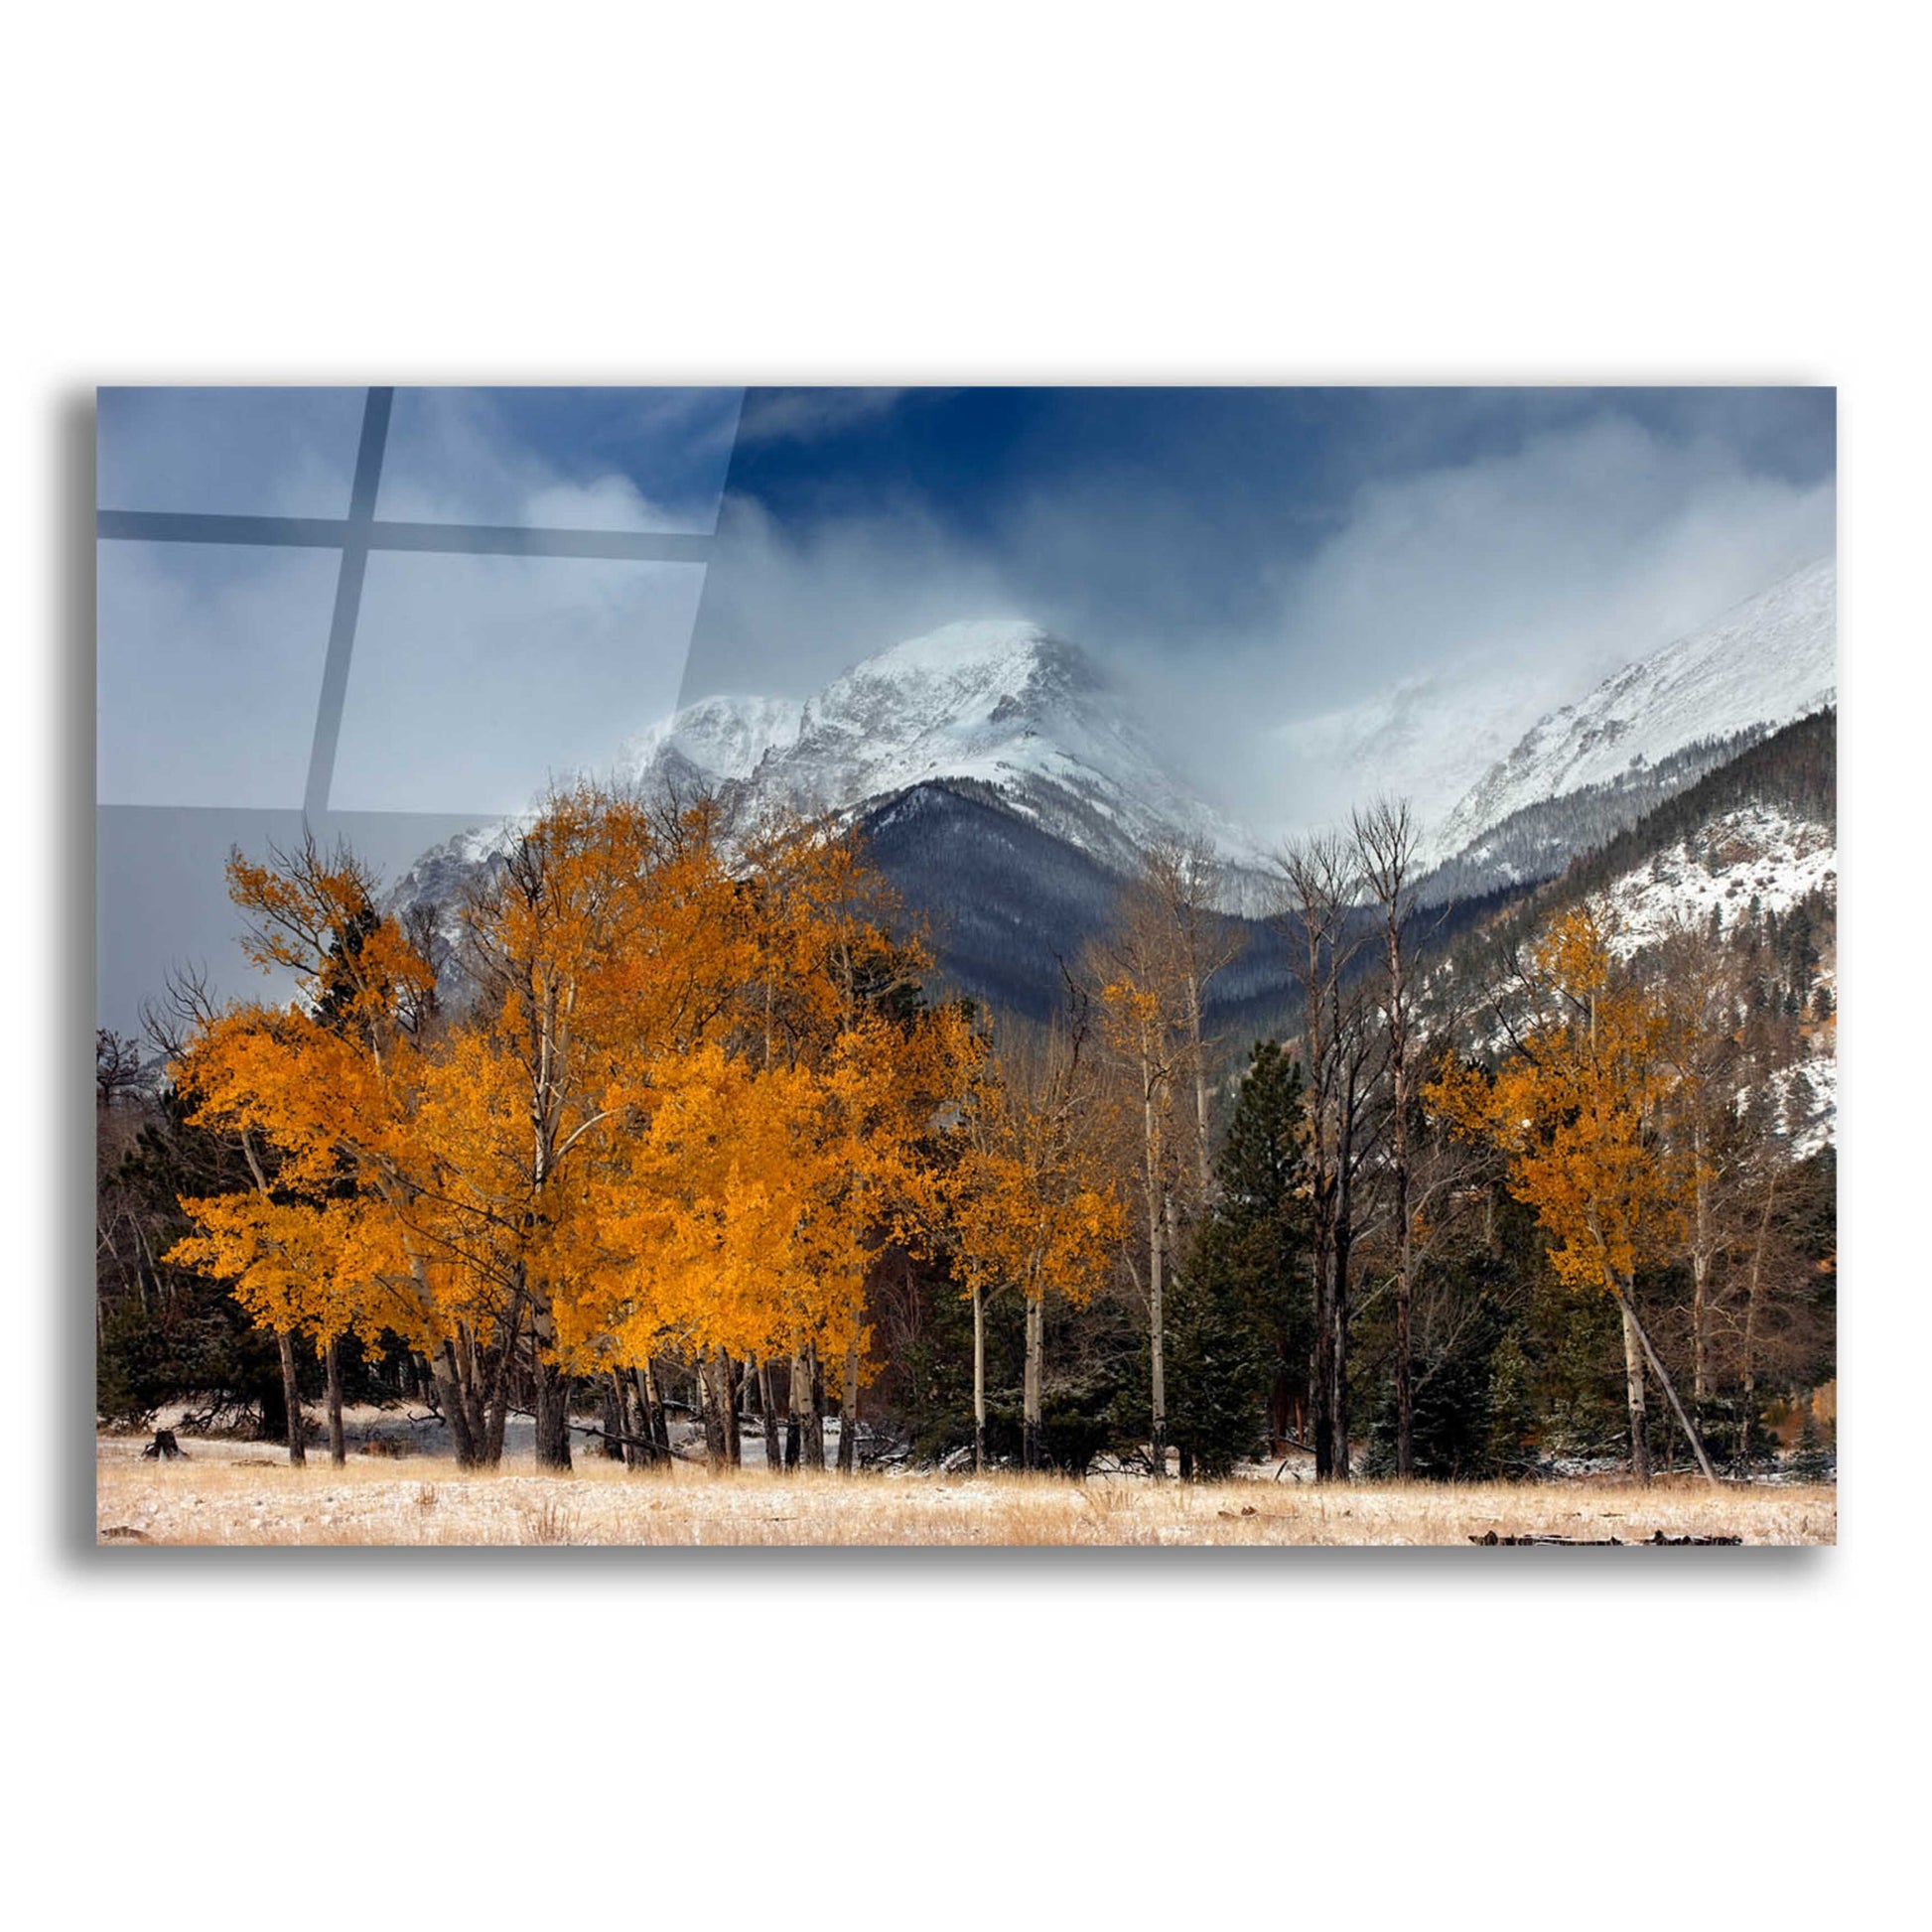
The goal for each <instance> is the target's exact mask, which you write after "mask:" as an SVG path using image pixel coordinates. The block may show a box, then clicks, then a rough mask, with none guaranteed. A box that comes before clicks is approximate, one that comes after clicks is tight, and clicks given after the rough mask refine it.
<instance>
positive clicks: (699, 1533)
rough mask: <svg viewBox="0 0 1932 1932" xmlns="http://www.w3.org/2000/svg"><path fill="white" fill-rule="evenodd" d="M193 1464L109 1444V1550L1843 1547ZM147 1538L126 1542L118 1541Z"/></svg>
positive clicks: (1643, 1498) (594, 1479) (1690, 1515)
mask: <svg viewBox="0 0 1932 1932" xmlns="http://www.w3.org/2000/svg"><path fill="white" fill-rule="evenodd" d="M188 1447H189V1449H190V1451H191V1452H190V1456H189V1458H188V1459H186V1460H184V1461H181V1462H169V1463H156V1462H144V1461H142V1460H140V1459H139V1456H138V1453H137V1452H136V1450H135V1448H134V1447H132V1446H129V1445H124V1444H119V1443H105V1442H104V1443H103V1444H102V1445H101V1446H100V1450H99V1453H98V1456H97V1460H96V1482H97V1486H96V1507H97V1523H98V1527H99V1530H100V1535H101V1540H102V1541H103V1542H140V1541H145V1542H150V1543H167V1544H199V1545H265V1544H301V1545H312V1544H313V1545H364V1544H382V1545H391V1544H394V1545H409V1546H417V1545H439V1544H440V1545H462V1546H474V1545H513V1544H523V1543H543V1544H603V1545H681V1546H683V1547H686V1548H689V1547H690V1546H692V1545H694V1544H695V1545H722V1546H729V1545H747V1544H754V1545H756V1544H846V1545H862V1546H864V1545H904V1544H911V1545H923V1546H945V1545H1042V1546H1064V1545H1090V1546H1091V1545H1190V1544H1325V1545H1351V1544H1378V1545H1380V1544H1448V1545H1456V1546H1466V1544H1467V1541H1468V1539H1469V1538H1470V1537H1472V1536H1481V1535H1483V1534H1484V1533H1485V1532H1487V1531H1491V1530H1493V1531H1495V1532H1496V1533H1497V1534H1498V1535H1499V1536H1509V1535H1517V1536H1522V1535H1545V1536H1568V1537H1575V1538H1580V1539H1593V1538H1603V1537H1609V1536H1615V1537H1619V1538H1621V1539H1622V1540H1623V1541H1625V1542H1628V1543H1636V1542H1642V1541H1644V1540H1646V1539H1647V1538H1649V1537H1650V1536H1652V1535H1653V1534H1654V1533H1655V1532H1657V1531H1659V1530H1661V1531H1663V1532H1664V1533H1665V1534H1666V1535H1668V1536H1685V1535H1695V1536H1715V1535H1727V1536H1741V1537H1742V1538H1743V1539H1744V1541H1745V1542H1746V1543H1747V1544H1774V1543H1775V1544H1806V1543H1831V1542H1834V1541H1835V1540H1836V1538H1837V1532H1838V1497H1837V1492H1836V1491H1835V1490H1834V1489H1832V1488H1830V1487H1821V1486H1810V1485H1806V1486H1795V1485H1794V1486H1784V1485H1779V1486H1766V1485H1761V1484H1759V1485H1742V1484H1736V1485H1726V1486H1725V1487H1724V1488H1722V1489H1719V1490H1715V1491H1714V1490H1712V1489H1711V1488H1709V1487H1708V1486H1707V1485H1706V1484H1704V1483H1703V1482H1697V1481H1688V1480H1685V1479H1683V1478H1673V1479H1670V1480H1668V1481H1663V1482H1659V1483H1657V1484H1655V1485H1653V1486H1652V1487H1651V1488H1650V1489H1648V1490H1640V1489H1636V1488H1633V1487H1631V1486H1629V1485H1628V1484H1625V1483H1619V1482H1615V1481H1578V1482H1563V1483H1537V1484H1518V1483H1467V1484H1456V1485H1447V1484H1444V1485H1437V1484H1420V1483H1419V1484H1412V1485H1407V1486H1404V1485H1398V1484H1393V1483H1390V1484H1369V1483H1356V1484H1349V1485H1346V1486H1342V1487H1324V1488H1316V1487H1314V1486H1313V1485H1312V1484H1306V1483H1295V1482H1290V1481H1282V1482H1268V1481H1239V1482H1228V1483H1215V1484H1200V1485H1196V1484H1191V1483H1186V1484H1183V1483H1173V1482H1170V1483H1164V1484H1161V1485H1159V1486H1156V1485H1154V1484H1151V1483H1148V1482H1146V1481H1142V1480H1128V1479H1119V1478H1115V1479H1100V1478H1096V1479H1095V1480H1093V1481H1090V1482H1087V1483H1074V1482H1066V1481H1062V1480H1059V1479H1057V1478H1048V1477H1026V1476H1014V1475H1000V1476H987V1477H963V1476H962V1477H947V1476H915V1475H907V1476H885V1475H870V1474H869V1475H864V1476H860V1477H857V1478H849V1477H841V1476H838V1475H836V1474H823V1475H821V1474H817V1473H807V1474H793V1475H788V1476H787V1475H770V1474H766V1473H764V1472H763V1471H761V1470H749V1469H748V1470H741V1471H739V1472H737V1473H734V1474H718V1475H713V1474H711V1473H710V1472H708V1471H707V1470H705V1469H704V1468H702V1467H699V1466H696V1465H692V1464H686V1463H680V1464H677V1465H675V1466H673V1467H672V1468H670V1469H668V1470H660V1471H647V1472H638V1473H635V1474H631V1473H626V1472H625V1471H624V1470H623V1469H622V1468H621V1466H619V1465H617V1464H615V1463H611V1462H607V1461H605V1460H604V1459H602V1458H601V1457H600V1458H585V1459H584V1460H583V1461H582V1462H581V1463H580V1465H579V1469H578V1470H577V1472H576V1473H574V1474H572V1475H568V1476H560V1475H559V1476H553V1475H538V1474H535V1473H534V1472H533V1471H532V1470H531V1468H530V1466H529V1464H528V1463H527V1462H526V1463H523V1464H521V1465H518V1464H508V1465H506V1466H505V1467H504V1468H503V1469H502V1470H500V1471H498V1472H496V1473H494V1474H479V1473H474V1472H467V1471H463V1470H459V1469H458V1468H456V1467H455V1465H454V1464H453V1463H451V1462H450V1461H449V1460H447V1459H446V1458H442V1457H433V1456H418V1457H413V1458H411V1459H410V1460H409V1461H408V1462H406V1463H404V1464H402V1465H401V1466H400V1467H399V1466H398V1465H397V1464H396V1463H394V1462H385V1461H381V1460H378V1459H375V1458H367V1459H361V1458H354V1459H351V1460H350V1462H349V1464H348V1465H347V1466H346V1467H345V1468H341V1469H335V1468H331V1467H330V1465H329V1463H328V1462H327V1460H324V1459H317V1460H313V1461H311V1462H310V1463H309V1465H308V1466H307V1467H306V1468H303V1469H295V1468H291V1467H290V1466H289V1465H288V1463H287V1462H285V1461H280V1460H277V1459H276V1458H275V1457H274V1455H273V1454H272V1453H271V1452H270V1451H269V1450H268V1449H265V1448H246V1447H242V1446H238V1445H233V1444H224V1443H191V1444H190V1445H189V1446H188ZM128 1531H132V1532H136V1533H137V1534H135V1535H132V1536H129V1535H125V1534H121V1535H116V1534H115V1532H128Z"/></svg>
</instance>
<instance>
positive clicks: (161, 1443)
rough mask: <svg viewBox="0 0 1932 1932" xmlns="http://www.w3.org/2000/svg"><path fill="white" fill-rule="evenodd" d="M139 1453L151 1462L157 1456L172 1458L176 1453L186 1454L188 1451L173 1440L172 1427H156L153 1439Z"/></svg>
mask: <svg viewBox="0 0 1932 1932" xmlns="http://www.w3.org/2000/svg"><path fill="white" fill-rule="evenodd" d="M141 1453H142V1455H144V1456H145V1457H146V1458H147V1459H148V1460H149V1461H150V1462H152V1461H154V1460H155V1459H156V1458H157V1457H161V1458H163V1459H167V1460H172V1459H173V1458H174V1457H175V1456H177V1455H186V1454H187V1453H188V1451H187V1450H186V1449H183V1448H182V1446H181V1445H180V1444H179V1443H178V1442H176V1441H175V1432H174V1431H173V1430H172V1429H157V1430H156V1431H155V1432H154V1441H153V1442H151V1443H150V1444H149V1445H148V1446H147V1448H146V1449H143V1450H142V1451H141Z"/></svg>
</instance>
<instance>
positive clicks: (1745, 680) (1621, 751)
mask: <svg viewBox="0 0 1932 1932" xmlns="http://www.w3.org/2000/svg"><path fill="white" fill-rule="evenodd" d="M1837 596H1838V573H1837V567H1836V564H1835V563H1834V561H1833V560H1832V559H1831V558H1821V559H1819V560H1817V561H1816V562H1813V563H1810V564H1807V565H1805V566H1804V567H1803V568H1801V569H1799V570H1797V571H1794V572H1793V573H1792V574H1791V575H1790V576H1789V577H1786V578H1784V579H1783V580H1782V581H1780V582H1779V583H1776V584H1773V585H1772V586H1771V587H1770V588H1769V589H1768V590H1765V591H1762V592H1760V593H1759V594H1758V595H1757V596H1755V597H1752V598H1749V599H1747V600H1746V601H1745V602H1744V603H1742V604H1739V605H1736V606H1734V607H1733V608H1732V609H1731V610H1729V611H1727V612H1725V614H1724V615H1723V616H1722V617H1720V618H1719V619H1717V620H1716V621H1714V622H1713V623H1710V624H1708V625H1706V626H1705V627H1704V628H1703V629H1701V630H1697V631H1693V632H1691V633H1690V634H1689V635H1687V636H1684V637H1680V638H1679V639H1677V641H1676V642H1674V643H1672V644H1668V645H1666V646H1665V648H1664V649H1662V650H1661V651H1658V652H1656V653H1655V654H1654V655H1652V656H1650V657H1647V658H1643V659H1641V660H1639V661H1638V662H1637V663H1634V664H1630V665H1627V666H1626V667H1625V668H1624V669H1622V670H1620V671H1618V672H1616V673H1615V675H1614V676H1612V677H1609V678H1606V679H1605V680H1604V681H1603V682H1602V683H1601V684H1600V685H1598V686H1597V687H1596V689H1595V690H1594V691H1592V692H1591V693H1590V694H1589V695H1588V696H1587V697H1586V698H1584V699H1583V700H1582V701H1581V702H1579V703H1577V704H1572V705H1565V706H1564V707H1563V708H1562V709H1561V710H1558V711H1554V712H1552V713H1550V715H1549V716H1548V717H1546V718H1544V719H1542V720H1541V721H1540V722H1539V723H1538V724H1536V725H1535V726H1533V727H1532V728H1531V730H1530V731H1529V732H1528V733H1527V734H1526V735H1525V736H1524V738H1523V739H1522V740H1521V742H1520V743H1519V744H1518V745H1517V746H1516V748H1515V749H1514V750H1513V751H1512V752H1511V753H1510V754H1509V756H1508V757H1507V758H1506V759H1501V760H1500V761H1499V762H1498V763H1496V764H1494V765H1492V766H1491V767H1490V769H1489V770H1488V772H1487V773H1486V774H1485V775H1484V776H1483V777H1482V778H1481V779H1480V780H1479V781H1478V782H1477V783H1476V785H1475V786H1474V787H1473V788H1472V789H1471V790H1469V791H1468V792H1467V793H1466V794H1465V795H1464V796H1463V797H1462V798H1461V800H1460V801H1459V802H1458V803H1457V804H1456V805H1455V806H1454V807H1453V808H1452V809H1451V810H1450V811H1449V814H1448V816H1447V817H1446V818H1445V819H1444V820H1443V821H1442V823H1441V825H1440V826H1439V827H1438V829H1437V832H1436V836H1435V838H1434V839H1433V840H1432V849H1433V851H1434V852H1435V853H1436V855H1437V856H1438V857H1441V858H1447V857H1449V856H1450V855H1461V854H1466V853H1470V852H1472V851H1473V850H1475V849H1476V848H1478V847H1479V846H1480V842H1481V840H1482V838H1483V835H1484V834H1485V833H1487V832H1489V831H1490V830H1491V829H1492V828H1494V827H1496V826H1498V825H1499V824H1501V822H1502V821H1503V820H1505V819H1508V818H1510V817H1512V816H1513V815H1514V814H1516V813H1518V812H1521V811H1524V810H1526V809H1527V808H1529V807H1531V806H1535V805H1540V804H1546V803H1548V802H1549V801H1551V800H1555V799H1559V798H1563V797H1567V796H1568V795H1570V794H1572V793H1575V792H1579V791H1583V790H1585V789H1587V788H1589V787H1593V786H1613V785H1616V784H1618V783H1619V782H1627V781H1628V780H1629V779H1630V778H1631V777H1632V776H1633V775H1636V774H1641V773H1642V772H1643V771H1644V770H1645V769H1646V768H1648V767H1652V766H1655V765H1656V764H1658V763H1659V762H1660V761H1662V760H1664V759H1668V758H1670V757H1672V756H1673V755H1674V754H1677V753H1680V752H1682V751H1684V750H1686V748H1688V747H1691V746H1694V745H1697V744H1698V743H1700V742H1701V741H1705V740H1711V741H1718V740H1724V739H1727V738H1730V737H1732V736H1734V735H1735V734H1737V733H1739V732H1742V731H1746V730H1751V729H1761V730H1765V731H1769V730H1774V729H1775V728H1777V727H1778V726H1781V725H1786V724H1789V723H1790V722H1791V721H1792V720H1794V719H1797V718H1803V717H1806V716H1808V715H1809V714H1810V713H1812V712H1814V711H1820V710H1823V709H1824V708H1825V707H1826V706H1827V705H1829V704H1831V703H1832V702H1833V701H1834V699H1835V697H1836V695H1837V623H1836V611H1837Z"/></svg>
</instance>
